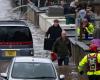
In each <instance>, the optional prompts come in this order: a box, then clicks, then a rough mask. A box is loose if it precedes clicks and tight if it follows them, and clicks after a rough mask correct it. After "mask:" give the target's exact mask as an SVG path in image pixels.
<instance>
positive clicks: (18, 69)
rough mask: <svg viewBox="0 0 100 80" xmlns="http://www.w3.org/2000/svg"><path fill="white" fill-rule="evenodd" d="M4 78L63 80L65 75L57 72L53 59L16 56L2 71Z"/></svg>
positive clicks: (7, 79) (16, 79)
mask: <svg viewBox="0 0 100 80" xmlns="http://www.w3.org/2000/svg"><path fill="white" fill-rule="evenodd" d="M1 76H2V77H3V78H4V80H60V79H61V80H63V79H64V75H60V77H59V75H58V74H57V71H56V68H55V66H54V64H53V63H52V61H51V60H50V59H47V58H34V57H15V58H13V60H12V62H11V64H10V65H9V67H8V68H7V71H6V73H1Z"/></svg>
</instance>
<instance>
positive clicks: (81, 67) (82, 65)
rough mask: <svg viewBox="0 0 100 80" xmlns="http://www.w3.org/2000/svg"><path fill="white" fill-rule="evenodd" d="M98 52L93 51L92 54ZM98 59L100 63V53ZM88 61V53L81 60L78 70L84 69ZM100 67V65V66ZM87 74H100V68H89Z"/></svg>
mask: <svg viewBox="0 0 100 80" xmlns="http://www.w3.org/2000/svg"><path fill="white" fill-rule="evenodd" d="M94 54H96V53H91V54H90V55H91V56H93V55H94ZM97 61H98V63H100V53H97ZM87 63H88V55H86V56H85V57H84V58H83V59H82V60H81V61H80V62H79V66H78V70H79V72H80V71H83V67H84V66H85V65H86V64H87ZM98 67H99V66H98ZM87 75H100V70H95V71H90V70H89V69H88V70H87Z"/></svg>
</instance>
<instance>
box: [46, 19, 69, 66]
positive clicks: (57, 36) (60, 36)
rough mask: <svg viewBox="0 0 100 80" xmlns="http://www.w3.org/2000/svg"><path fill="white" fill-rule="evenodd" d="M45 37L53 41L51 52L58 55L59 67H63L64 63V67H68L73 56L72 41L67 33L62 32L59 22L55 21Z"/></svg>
mask: <svg viewBox="0 0 100 80" xmlns="http://www.w3.org/2000/svg"><path fill="white" fill-rule="evenodd" d="M45 37H46V38H48V39H50V40H52V42H50V45H51V44H52V46H51V48H50V49H49V50H50V51H51V52H53V53H55V54H57V61H58V65H59V66H62V65H63V64H62V63H63V62H64V65H68V63H69V56H70V55H71V50H70V49H71V48H70V41H69V39H68V37H67V33H66V31H65V30H62V28H61V27H60V25H59V20H57V19H56V20H54V24H53V25H52V26H51V27H49V29H48V30H47V32H46V34H45ZM48 46H49V45H48Z"/></svg>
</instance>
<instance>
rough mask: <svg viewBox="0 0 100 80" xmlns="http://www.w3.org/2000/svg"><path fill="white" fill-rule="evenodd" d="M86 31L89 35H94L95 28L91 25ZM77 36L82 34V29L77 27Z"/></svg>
mask: <svg viewBox="0 0 100 80" xmlns="http://www.w3.org/2000/svg"><path fill="white" fill-rule="evenodd" d="M85 29H86V31H87V32H88V33H89V34H93V32H94V29H95V26H94V25H93V24H92V23H89V26H88V27H85ZM77 34H78V35H79V34H80V27H77Z"/></svg>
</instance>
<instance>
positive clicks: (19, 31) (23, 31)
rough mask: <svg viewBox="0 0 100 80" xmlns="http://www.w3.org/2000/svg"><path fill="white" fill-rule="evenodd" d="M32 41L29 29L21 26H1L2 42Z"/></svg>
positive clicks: (0, 38)
mask: <svg viewBox="0 0 100 80" xmlns="http://www.w3.org/2000/svg"><path fill="white" fill-rule="evenodd" d="M2 41H3V42H5V41H6V42H12V41H13V42H18V41H32V36H31V32H30V30H29V28H27V27H19V26H11V27H10V26H0V42H2Z"/></svg>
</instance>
